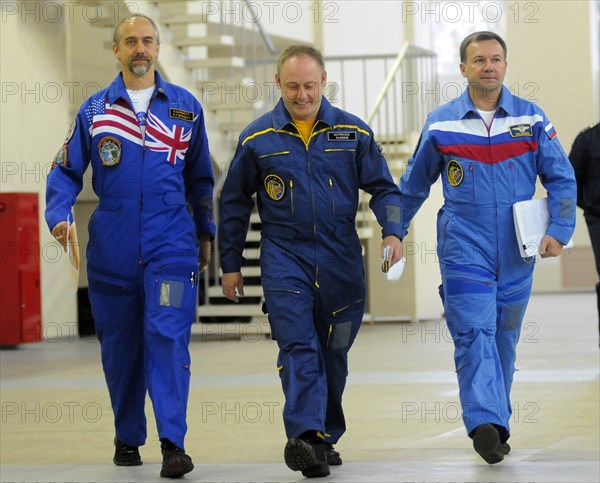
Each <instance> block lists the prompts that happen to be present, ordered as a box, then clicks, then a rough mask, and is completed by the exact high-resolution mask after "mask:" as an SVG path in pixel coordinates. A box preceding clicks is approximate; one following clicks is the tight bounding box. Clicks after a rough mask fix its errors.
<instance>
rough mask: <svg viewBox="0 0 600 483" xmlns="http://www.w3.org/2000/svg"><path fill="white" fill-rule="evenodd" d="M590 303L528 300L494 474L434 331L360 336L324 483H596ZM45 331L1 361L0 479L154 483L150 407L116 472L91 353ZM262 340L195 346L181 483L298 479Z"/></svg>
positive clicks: (270, 356)
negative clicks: (135, 447)
mask: <svg viewBox="0 0 600 483" xmlns="http://www.w3.org/2000/svg"><path fill="white" fill-rule="evenodd" d="M594 297H595V295H593V294H591V293H586V294H561V295H556V294H554V295H537V296H534V297H533V298H532V300H531V303H530V306H529V309H528V312H527V314H526V317H525V322H524V326H523V332H522V338H521V342H520V346H519V353H518V354H519V357H518V360H517V367H518V372H517V373H516V375H515V384H514V387H513V418H512V438H511V440H510V443H511V445H512V447H513V451H512V452H511V454H510V455H509V456H508V457H507V458H506V459H505V460H504V461H503V462H502V463H500V464H498V465H494V466H489V465H487V464H486V463H484V462H483V460H481V459H480V458H479V457H478V456H477V455H476V454H475V453H474V452H473V450H472V446H471V441H470V440H469V439H468V438H467V437H466V435H465V431H464V428H463V426H462V422H461V420H460V406H459V404H458V389H457V384H456V379H455V374H454V366H453V361H452V343H451V340H450V336H449V334H448V331H447V328H446V326H445V325H444V323H443V322H441V321H431V322H427V323H421V324H419V325H411V324H400V323H397V324H379V325H365V326H364V327H363V328H362V329H361V333H360V334H359V337H358V339H357V341H356V344H355V346H354V348H353V349H352V351H351V353H350V360H351V368H350V377H349V381H348V387H347V390H346V394H345V407H346V413H347V420H348V431H347V433H346V435H345V436H344V438H343V439H342V440H341V441H340V443H339V444H338V445H337V449H339V451H340V452H341V454H342V457H343V459H344V464H343V465H342V466H341V467H334V468H332V473H331V476H330V477H329V478H323V479H321V481H352V482H355V481H377V482H388V481H398V482H400V481H444V482H450V481H470V482H472V481H485V482H491V481H494V482H517V481H518V482H521V481H523V482H525V481H526V482H532V481H535V482H598V481H600V463H599V451H600V404H599V351H598V322H597V318H596V313H595V307H596V305H595V298H594ZM54 329H55V330H54V331H52V332H50V331H48V333H47V334H46V335H47V337H48V340H47V341H46V342H43V343H40V344H34V345H23V346H20V347H19V348H17V349H16V350H4V351H1V352H0V361H1V364H0V371H1V372H0V375H1V381H0V398H1V405H2V414H1V417H2V420H1V422H0V431H1V433H0V463H1V466H0V480H1V481H2V482H8V481H26V482H33V481H35V482H38V481H39V482H51V481H52V482H57V481H60V482H134V481H135V482H150V481H159V480H161V478H159V477H158V474H159V471H160V461H161V459H160V452H159V447H158V441H157V436H156V429H155V426H154V423H153V421H152V415H151V407H150V406H148V410H149V412H150V415H149V422H150V425H149V428H148V429H149V431H148V434H149V438H148V443H147V444H146V446H144V447H143V448H141V453H142V457H143V459H144V465H143V466H140V467H134V468H120V467H116V466H114V465H113V464H112V455H113V446H112V439H113V427H112V413H111V410H110V405H109V401H108V395H107V391H106V389H105V387H104V380H103V376H102V372H101V368H100V362H99V355H98V344H97V342H96V341H95V340H92V339H90V340H81V339H79V338H76V337H74V336H69V334H71V333H72V330H68V329H69V328H68V327H67V326H66V325H65V327H63V328H61V327H55V328H54ZM259 332H260V329H259V326H258V325H256V326H254V327H253V326H252V325H250V326H246V327H245V328H244V329H243V330H240V331H239V332H238V334H237V335H238V336H239V337H236V336H235V334H234V333H232V332H231V331H228V334H227V335H226V336H220V335H212V336H210V337H208V336H200V335H197V336H195V337H194V342H193V343H192V346H191V350H192V361H193V366H192V373H193V379H192V390H191V394H190V402H189V415H188V423H189V432H188V438H187V451H188V453H190V455H191V456H192V458H193V459H194V462H195V465H196V469H195V470H194V471H193V472H192V473H190V474H189V475H187V476H186V477H185V481H269V482H276V481H296V480H300V479H302V476H301V475H300V473H294V472H292V471H290V470H289V469H288V468H287V467H286V466H285V464H284V463H283V446H284V443H285V437H284V431H283V424H282V421H281V410H282V405H283V397H282V393H281V388H280V385H279V379H278V376H277V372H276V369H275V358H276V354H277V348H276V345H275V343H274V342H272V341H271V340H269V339H268V338H266V337H264V336H263V335H261V334H259ZM58 334H61V335H62V337H58ZM162 481H165V480H162Z"/></svg>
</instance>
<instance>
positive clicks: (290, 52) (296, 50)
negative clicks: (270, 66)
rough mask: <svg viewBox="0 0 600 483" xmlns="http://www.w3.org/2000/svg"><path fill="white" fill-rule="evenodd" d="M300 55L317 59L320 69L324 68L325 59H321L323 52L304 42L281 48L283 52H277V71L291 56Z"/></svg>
mask: <svg viewBox="0 0 600 483" xmlns="http://www.w3.org/2000/svg"><path fill="white" fill-rule="evenodd" d="M300 55H308V56H309V57H311V58H313V59H314V60H316V61H317V64H319V66H320V67H321V69H322V70H323V71H324V70H325V61H324V60H323V54H321V52H320V51H319V50H318V49H316V48H315V47H313V46H311V45H304V44H294V45H290V46H288V47H286V48H285V49H283V52H281V54H279V59H278V60H277V73H279V71H280V70H281V66H282V65H283V64H284V63H285V62H286V61H288V60H289V59H291V58H292V57H298V56H300Z"/></svg>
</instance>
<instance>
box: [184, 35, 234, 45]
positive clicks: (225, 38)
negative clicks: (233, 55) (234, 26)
mask: <svg viewBox="0 0 600 483" xmlns="http://www.w3.org/2000/svg"><path fill="white" fill-rule="evenodd" d="M173 44H174V45H176V46H177V47H221V46H233V44H234V42H233V37H232V36H231V35H208V36H204V37H182V38H179V39H173Z"/></svg>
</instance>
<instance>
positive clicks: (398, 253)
mask: <svg viewBox="0 0 600 483" xmlns="http://www.w3.org/2000/svg"><path fill="white" fill-rule="evenodd" d="M385 247H388V259H387V260H388V262H389V267H391V266H392V265H393V264H394V263H396V262H398V261H400V259H401V258H402V254H403V253H404V248H403V247H402V242H401V241H400V239H399V238H398V237H396V236H394V235H389V236H386V237H385V238H384V239H383V242H381V258H383V259H384V260H385V256H384V252H385ZM389 267H388V268H389Z"/></svg>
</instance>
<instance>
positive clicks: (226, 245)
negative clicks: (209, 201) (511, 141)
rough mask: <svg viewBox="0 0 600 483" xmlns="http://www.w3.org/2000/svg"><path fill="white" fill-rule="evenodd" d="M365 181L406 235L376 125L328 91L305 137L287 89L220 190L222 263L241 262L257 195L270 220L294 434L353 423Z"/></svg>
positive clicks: (386, 228) (267, 271) (266, 259)
mask: <svg viewBox="0 0 600 483" xmlns="http://www.w3.org/2000/svg"><path fill="white" fill-rule="evenodd" d="M359 189H363V190H365V191H367V192H368V193H370V194H371V195H372V198H371V201H370V207H371V209H372V210H373V212H374V213H375V216H376V218H377V220H378V222H379V224H380V225H381V226H382V228H383V236H384V237H385V236H388V235H396V236H399V234H400V192H399V190H398V187H397V186H396V185H395V183H394V181H393V179H392V177H391V175H390V173H389V170H388V167H387V162H386V160H385V158H384V157H383V155H382V153H381V151H380V149H379V147H378V145H377V143H376V142H375V140H374V136H373V132H372V131H371V129H370V128H369V127H368V126H367V125H366V124H365V123H364V122H363V121H361V120H360V119H358V118H357V117H356V116H353V115H351V114H349V113H347V112H344V111H342V110H340V109H338V108H335V107H333V106H332V105H331V104H330V103H329V102H328V101H327V99H325V98H323V100H322V104H321V108H320V110H319V113H318V116H317V121H316V123H315V125H314V127H313V130H312V133H311V137H310V140H309V142H308V143H307V144H305V142H304V140H303V139H302V137H301V135H300V133H299V131H298V130H297V129H296V127H295V126H294V124H293V122H292V119H291V117H290V115H289V113H288V111H287V109H286V108H285V106H284V104H283V101H282V100H280V101H279V103H278V104H277V106H276V107H275V108H274V109H273V111H271V112H269V113H267V114H265V115H263V116H262V117H260V118H259V119H257V120H256V121H254V122H253V123H251V124H250V125H249V126H248V127H247V128H246V129H245V130H244V131H243V132H242V133H241V135H240V139H239V143H238V146H237V150H236V153H235V155H234V158H233V160H232V162H231V165H230V169H229V173H228V176H227V179H226V180H225V184H224V186H223V190H222V192H221V205H220V206H221V210H220V221H219V237H218V239H219V248H220V255H221V265H222V269H223V272H224V273H232V272H239V271H240V269H241V266H242V260H243V250H244V242H245V238H246V233H247V230H248V222H249V218H250V213H251V211H252V208H253V205H254V203H253V199H252V197H253V195H254V194H257V196H256V200H257V206H258V212H259V215H260V219H261V223H262V233H261V251H260V263H261V277H262V285H263V289H264V296H265V302H266V306H267V308H268V312H269V321H270V324H271V329H272V333H273V336H274V338H275V339H276V340H277V343H278V345H279V349H280V352H279V357H278V361H277V366H278V369H279V374H280V378H281V381H282V386H283V391H284V393H285V397H286V403H285V408H284V413H283V417H284V423H285V429H286V433H287V436H288V438H292V437H299V436H300V435H302V433H304V432H305V431H308V430H318V431H322V432H323V433H325V434H326V441H328V442H331V443H335V442H337V441H338V439H339V438H340V436H341V435H342V434H343V433H344V431H345V428H346V426H345V420H344V413H343V409H342V393H343V391H344V387H345V384H346V377H347V374H348V351H349V349H350V347H351V346H352V343H353V341H354V338H355V337H356V334H357V332H358V329H359V327H360V324H361V322H362V318H363V315H364V307H365V275H364V268H363V260H362V249H361V244H360V241H359V238H358V234H357V231H356V214H357V208H358V201H359Z"/></svg>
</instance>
